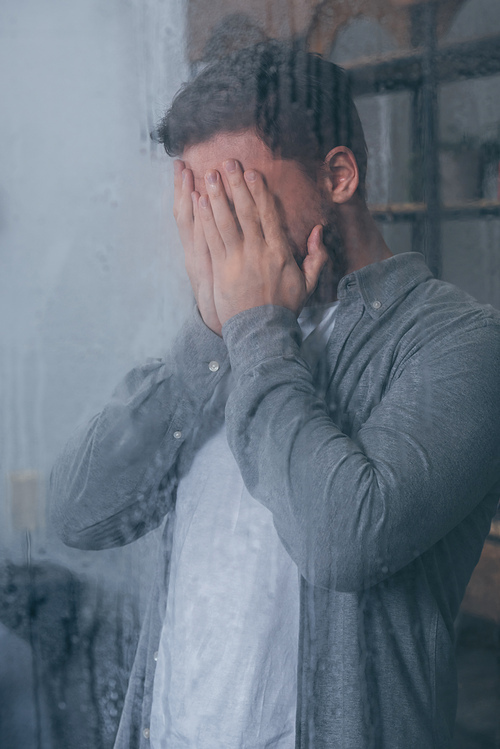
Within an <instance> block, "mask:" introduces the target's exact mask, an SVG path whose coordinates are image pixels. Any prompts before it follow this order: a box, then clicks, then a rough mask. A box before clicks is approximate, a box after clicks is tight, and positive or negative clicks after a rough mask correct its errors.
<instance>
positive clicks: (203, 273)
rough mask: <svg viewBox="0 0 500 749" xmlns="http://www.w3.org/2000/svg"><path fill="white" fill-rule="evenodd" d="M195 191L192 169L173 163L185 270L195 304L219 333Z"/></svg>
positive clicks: (175, 212) (210, 325)
mask: <svg viewBox="0 0 500 749" xmlns="http://www.w3.org/2000/svg"><path fill="white" fill-rule="evenodd" d="M198 198H199V195H198V193H195V192H194V179H193V172H192V171H191V170H190V169H186V168H185V165H184V162H183V161H180V160H177V161H175V162H174V217H175V220H176V222H177V228H178V229H179V236H180V239H181V242H182V246H183V248H184V257H185V262H186V270H187V274H188V276H189V280H190V282H191V286H192V288H193V293H194V296H195V299H196V304H197V305H198V309H199V311H200V315H201V316H202V318H203V321H204V323H205V325H207V326H208V327H209V328H210V329H211V330H213V332H214V333H217V335H219V336H220V335H222V332H221V329H222V325H221V323H220V320H219V318H218V316H217V311H216V309H215V304H214V281H213V274H212V260H211V258H210V252H209V250H208V245H207V243H206V240H205V235H204V233H203V228H202V226H201V223H200V218H199V215H198Z"/></svg>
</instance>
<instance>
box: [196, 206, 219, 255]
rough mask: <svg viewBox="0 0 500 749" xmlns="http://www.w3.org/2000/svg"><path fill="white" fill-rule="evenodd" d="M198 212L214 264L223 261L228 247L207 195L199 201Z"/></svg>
mask: <svg viewBox="0 0 500 749" xmlns="http://www.w3.org/2000/svg"><path fill="white" fill-rule="evenodd" d="M198 210H199V216H200V224H201V226H202V229H203V234H204V236H205V240H206V243H207V245H208V249H209V251H210V257H211V258H212V264H213V265H215V264H216V263H217V262H220V261H223V260H224V259H225V257H226V245H225V243H224V241H223V239H222V237H221V235H220V232H219V229H218V227H217V224H216V223H215V218H214V214H213V211H212V205H211V202H210V199H209V198H208V196H207V195H201V196H200V198H199V199H198Z"/></svg>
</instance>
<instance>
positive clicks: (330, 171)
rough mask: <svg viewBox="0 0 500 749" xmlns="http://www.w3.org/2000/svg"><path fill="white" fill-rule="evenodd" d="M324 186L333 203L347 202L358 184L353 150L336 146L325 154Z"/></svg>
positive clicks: (357, 172)
mask: <svg viewBox="0 0 500 749" xmlns="http://www.w3.org/2000/svg"><path fill="white" fill-rule="evenodd" d="M323 170H324V176H325V186H326V189H327V191H328V194H329V195H330V197H331V199H332V202H333V203H347V202H348V201H349V200H350V199H351V198H352V197H353V195H354V193H355V192H356V190H357V189H358V186H359V170H358V165H357V163H356V158H355V156H354V154H353V152H352V151H351V150H350V149H349V148H347V147H346V146H337V147H336V148H332V150H331V151H330V152H329V153H328V154H327V156H326V158H325V161H324V165H323Z"/></svg>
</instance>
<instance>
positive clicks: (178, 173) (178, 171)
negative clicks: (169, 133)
mask: <svg viewBox="0 0 500 749" xmlns="http://www.w3.org/2000/svg"><path fill="white" fill-rule="evenodd" d="M184 169H185V164H184V162H183V161H181V160H180V159H175V161H174V217H175V218H176V219H177V211H178V207H179V202H180V199H181V192H182V172H183V170H184Z"/></svg>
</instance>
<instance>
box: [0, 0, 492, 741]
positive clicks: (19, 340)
mask: <svg viewBox="0 0 500 749" xmlns="http://www.w3.org/2000/svg"><path fill="white" fill-rule="evenodd" d="M266 36H270V37H278V38H288V37H293V38H295V39H297V40H298V41H300V42H301V43H303V44H304V45H305V46H306V47H307V48H308V49H310V50H314V51H316V52H319V53H320V54H322V55H324V56H325V57H327V58H329V59H331V60H332V61H334V62H336V63H338V64H340V65H342V66H343V67H345V68H346V69H347V70H348V72H349V76H350V78H351V84H352V87H353V91H354V94H355V98H356V102H357V105H358V108H359V112H360V115H361V118H362V121H363V124H364V126H365V132H366V136H367V141H368V147H369V167H368V196H369V202H370V205H371V207H372V211H373V213H374V215H375V217H376V219H377V221H378V222H379V224H380V226H381V228H382V231H383V233H384V236H385V239H386V241H387V242H388V244H389V246H390V248H391V250H392V251H393V252H407V251H410V250H416V251H420V252H423V253H424V255H425V256H426V258H427V261H428V263H429V265H430V267H431V269H432V270H433V272H434V273H435V274H436V275H438V276H440V277H441V278H443V279H445V280H447V281H451V282H452V283H455V284H457V285H458V286H460V287H462V288H464V289H465V290H466V291H468V292H470V293H471V294H472V295H473V296H475V297H476V298H477V299H478V300H479V301H481V302H485V303H490V304H492V305H494V306H496V307H498V308H500V252H499V245H500V181H499V161H500V3H499V2H498V0H439V1H436V2H412V0H323V2H316V0H273V1H272V2H270V1H269V0H245V1H243V0H212V2H211V3H209V4H207V3H204V2H201V0H185V1H184V2H182V0H106V2H104V1H103V0H100V1H99V0H73V2H71V3H67V2H64V0H36V1H35V0H23V2H22V3H20V2H19V0H3V2H2V4H1V5H0V39H1V44H0V101H1V102H2V107H1V109H0V154H1V164H2V170H1V174H0V268H1V272H0V311H1V319H2V326H1V332H0V497H1V502H0V745H1V746H2V749H18V748H19V747H23V749H68V748H69V749H71V748H72V747H74V746H78V747H79V749H87V747H88V748H89V749H108V748H111V747H112V745H113V738H114V734H115V732H116V728H117V725H118V720H119V715H120V711H121V706H122V701H123V695H124V691H125V689H126V683H127V678H128V673H129V669H130V666H131V662H132V659H133V655H134V648H135V645H136V641H137V635H138V629H139V626H140V621H141V614H142V611H143V610H144V606H145V601H146V599H147V594H148V580H149V579H150V571H151V565H152V560H153V559H154V555H155V550H156V545H157V542H158V536H157V534H156V533H152V534H149V535H148V536H147V537H145V538H143V539H141V540H140V541H138V542H136V543H135V544H133V545H131V546H129V547H125V548H123V549H116V550H110V551H105V552H81V551H77V550H73V549H68V548H66V547H65V546H63V544H62V543H61V542H60V541H59V540H58V539H57V538H55V536H54V534H53V532H52V530H51V528H50V527H49V526H48V524H47V507H46V502H45V494H46V484H47V480H48V476H49V474H50V467H51V465H52V463H53V461H54V459H55V457H56V455H57V454H58V452H59V451H60V450H61V448H62V446H63V445H64V443H65V441H66V440H67V438H68V437H69V435H70V434H71V432H72V431H73V430H74V428H75V427H76V426H77V425H78V424H80V423H81V422H83V421H85V420H87V419H89V418H90V417H91V416H92V415H93V414H95V413H96V412H98V411H99V410H100V408H101V407H102V406H103V405H104V403H105V402H106V401H107V400H108V398H109V396H110V394H111V391H112V390H113V388H114V386H115V384H116V383H117V382H118V380H119V379H120V378H121V377H122V376H123V375H124V374H125V372H126V371H127V370H128V369H130V368H131V367H132V366H134V365H136V364H138V363H141V362H143V361H144V360H145V359H146V358H147V357H151V356H162V355H163V353H164V352H165V351H166V350H167V349H168V347H169V344H170V342H171V341H172V338H173V336H174V335H175V332H176V331H177V330H178V328H179V326H180V323H181V322H182V320H183V319H184V317H185V316H186V315H187V313H188V311H189V309H190V307H191V305H192V297H191V293H190V287H189V283H188V281H187V278H186V276H185V272H184V267H183V257H182V249H181V247H180V244H179V242H178V239H177V233H176V227H175V223H174V221H173V218H172V216H171V205H172V200H173V190H172V165H171V163H170V160H169V159H168V158H167V157H166V156H165V155H164V153H163V152H162V150H161V148H160V147H159V146H157V145H156V144H155V143H153V142H152V141H151V139H150V137H149V133H150V131H151V130H152V129H153V127H154V125H155V123H156V121H157V120H158V119H159V117H160V116H161V115H162V113H163V111H164V109H165V108H166V106H167V105H168V103H169V101H170V99H171V97H172V95H173V94H174V93H175V91H176V90H177V88H178V87H179V85H180V83H181V82H182V81H183V80H186V79H187V78H188V77H190V76H192V75H193V74H195V73H196V72H197V71H198V70H200V69H201V68H202V67H203V66H204V65H206V64H207V63H208V62H209V61H210V60H211V59H214V58H215V57H218V56H220V55H222V54H225V53H227V52H230V51H232V50H234V49H237V48H240V47H244V46H248V44H251V43H254V42H256V41H259V40H260V39H263V38H265V37H266ZM499 627H500V521H499V520H495V521H494V523H493V525H492V530H491V533H490V536H489V538H488V540H487V542H486V545H485V549H484V552H483V555H482V558H481V560H480V563H479V565H478V567H477V569H476V571H475V573H474V576H473V578H472V580H471V583H470V585H469V588H468V591H467V595H466V598H465V601H464V604H463V606H462V611H461V614H460V617H459V620H458V622H457V662H458V666H459V683H460V693H459V711H458V717H457V736H456V749H476V748H477V749H479V748H480V747H481V748H482V749H491V748H494V747H500V725H499V718H498V716H499V715H500V667H499V662H500V645H499V642H500V641H499Z"/></svg>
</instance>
